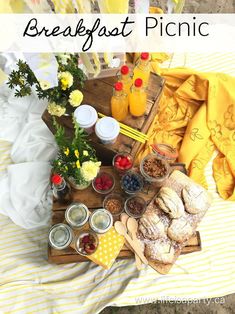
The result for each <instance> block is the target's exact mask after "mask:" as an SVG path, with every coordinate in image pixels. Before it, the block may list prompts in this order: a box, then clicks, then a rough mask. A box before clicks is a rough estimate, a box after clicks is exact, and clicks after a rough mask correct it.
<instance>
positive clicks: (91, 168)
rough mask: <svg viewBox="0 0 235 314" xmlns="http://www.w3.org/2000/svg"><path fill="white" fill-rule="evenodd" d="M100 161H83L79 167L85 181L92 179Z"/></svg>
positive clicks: (97, 170)
mask: <svg viewBox="0 0 235 314" xmlns="http://www.w3.org/2000/svg"><path fill="white" fill-rule="evenodd" d="M100 166H101V162H99V161H98V162H94V161H85V162H83V163H82V167H81V174H82V176H83V178H84V180H85V181H91V180H93V179H94V178H95V177H96V176H97V174H98V172H99V170H100Z"/></svg>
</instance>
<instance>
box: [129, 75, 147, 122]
mask: <svg viewBox="0 0 235 314" xmlns="http://www.w3.org/2000/svg"><path fill="white" fill-rule="evenodd" d="M146 105H147V94H146V92H145V88H144V87H143V81H142V79H141V78H137V79H136V80H135V82H134V85H133V86H132V88H131V93H130V95H129V108H130V113H131V115H132V116H134V117H141V116H143V115H144V114H145V111H146Z"/></svg>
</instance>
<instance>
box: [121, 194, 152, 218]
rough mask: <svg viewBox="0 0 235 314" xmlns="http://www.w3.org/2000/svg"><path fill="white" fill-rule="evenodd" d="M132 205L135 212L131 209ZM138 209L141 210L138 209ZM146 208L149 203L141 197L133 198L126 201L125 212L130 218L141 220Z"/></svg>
mask: <svg viewBox="0 0 235 314" xmlns="http://www.w3.org/2000/svg"><path fill="white" fill-rule="evenodd" d="M130 203H132V206H133V207H134V209H133V210H132V209H131V207H130ZM138 207H139V208H141V209H138ZM146 208H147V203H146V201H145V200H144V199H143V198H142V197H140V196H131V197H129V198H128V199H127V200H126V201H125V212H126V213H127V215H128V216H131V217H134V218H140V217H141V216H142V215H143V214H144V212H145V211H146ZM135 211H136V212H135Z"/></svg>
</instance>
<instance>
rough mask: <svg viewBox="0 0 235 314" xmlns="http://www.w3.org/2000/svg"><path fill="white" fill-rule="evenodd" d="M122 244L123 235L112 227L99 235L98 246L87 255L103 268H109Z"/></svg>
mask: <svg viewBox="0 0 235 314" xmlns="http://www.w3.org/2000/svg"><path fill="white" fill-rule="evenodd" d="M123 245H124V237H123V236H122V235H120V234H118V233H117V232H116V230H115V229H114V227H112V228H111V229H109V231H107V232H106V233H104V234H101V235H99V246H98V248H97V250H96V251H95V253H93V254H91V255H88V256H87V257H88V258H89V259H90V260H92V261H93V262H94V263H96V264H98V265H100V266H102V267H103V268H105V269H109V268H111V266H112V265H113V263H114V261H115V259H116V258H117V256H118V254H119V252H120V251H121V249H122V247H123Z"/></svg>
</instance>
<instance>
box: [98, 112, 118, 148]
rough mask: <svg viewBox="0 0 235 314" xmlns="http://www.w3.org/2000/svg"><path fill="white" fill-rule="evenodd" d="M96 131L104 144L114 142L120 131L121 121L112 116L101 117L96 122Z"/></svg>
mask: <svg viewBox="0 0 235 314" xmlns="http://www.w3.org/2000/svg"><path fill="white" fill-rule="evenodd" d="M95 133H96V135H97V136H98V138H99V139H100V140H101V142H102V143H103V144H105V145H109V144H114V143H115V141H116V139H117V137H118V135H119V133H120V126H119V123H118V122H117V120H115V119H114V118H111V117H104V118H101V119H100V120H99V121H98V122H97V123H96V126H95Z"/></svg>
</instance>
